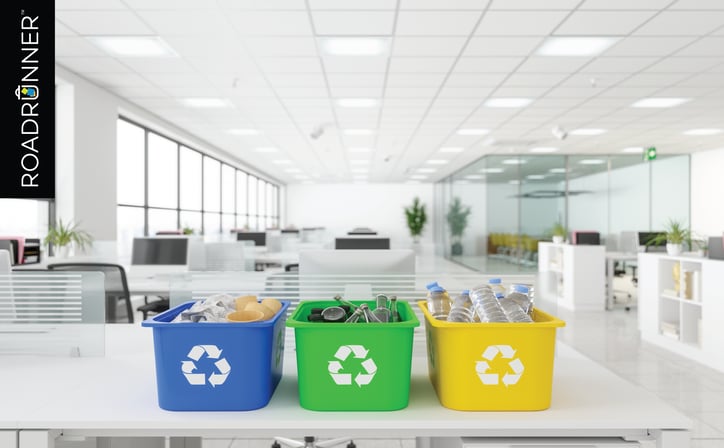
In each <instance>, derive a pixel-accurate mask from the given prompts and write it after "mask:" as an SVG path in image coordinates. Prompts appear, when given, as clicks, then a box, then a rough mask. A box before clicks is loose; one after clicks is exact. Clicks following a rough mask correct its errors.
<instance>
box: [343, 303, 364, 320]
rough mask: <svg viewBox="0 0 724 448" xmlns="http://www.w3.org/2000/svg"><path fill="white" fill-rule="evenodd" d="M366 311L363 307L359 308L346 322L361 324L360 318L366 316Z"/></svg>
mask: <svg viewBox="0 0 724 448" xmlns="http://www.w3.org/2000/svg"><path fill="white" fill-rule="evenodd" d="M364 314H365V313H364V310H363V309H362V308H361V307H358V308H357V309H356V310H354V312H353V313H352V315H351V316H349V317H348V318H347V320H345V321H344V323H346V324H353V323H356V322H359V320H360V317H362V316H364Z"/></svg>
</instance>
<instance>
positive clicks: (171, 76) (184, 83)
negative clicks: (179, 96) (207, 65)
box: [144, 73, 208, 88]
mask: <svg viewBox="0 0 724 448" xmlns="http://www.w3.org/2000/svg"><path fill="white" fill-rule="evenodd" d="M144 77H145V78H146V79H148V80H149V81H151V82H152V83H154V84H156V85H157V86H159V87H161V88H164V87H194V86H203V85H205V84H206V83H207V82H208V80H207V79H206V78H205V77H203V76H200V75H197V74H192V73H188V74H180V73H145V74H144Z"/></svg>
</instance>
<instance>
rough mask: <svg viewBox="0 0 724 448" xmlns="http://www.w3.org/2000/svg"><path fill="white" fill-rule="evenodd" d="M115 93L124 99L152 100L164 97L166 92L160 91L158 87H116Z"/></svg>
mask: <svg viewBox="0 0 724 448" xmlns="http://www.w3.org/2000/svg"><path fill="white" fill-rule="evenodd" d="M113 91H114V92H115V93H116V94H117V95H119V96H121V97H123V98H130V99H131V101H133V99H134V98H151V97H159V96H164V95H165V92H162V91H159V90H158V89H157V88H156V87H114V88H113Z"/></svg>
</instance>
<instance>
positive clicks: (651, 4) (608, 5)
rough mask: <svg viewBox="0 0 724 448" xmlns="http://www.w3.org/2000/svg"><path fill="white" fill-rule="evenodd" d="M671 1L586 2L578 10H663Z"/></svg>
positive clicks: (619, 0)
mask: <svg viewBox="0 0 724 448" xmlns="http://www.w3.org/2000/svg"><path fill="white" fill-rule="evenodd" d="M669 4H671V0H636V1H635V2H632V1H630V0H586V1H585V2H584V3H583V4H582V5H581V6H579V7H578V9H583V10H585V9H599V10H606V9H615V10H626V9H639V10H643V9H654V10H659V9H664V8H666V7H667V6H668V5H669Z"/></svg>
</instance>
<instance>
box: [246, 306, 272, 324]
mask: <svg viewBox="0 0 724 448" xmlns="http://www.w3.org/2000/svg"><path fill="white" fill-rule="evenodd" d="M244 311H259V312H260V313H262V314H263V316H264V317H263V318H262V319H263V320H267V319H271V318H272V317H274V315H275V314H276V313H275V312H274V311H272V310H271V309H270V308H269V307H267V306H264V305H262V304H261V303H256V302H249V303H247V304H246V307H245V308H244Z"/></svg>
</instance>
